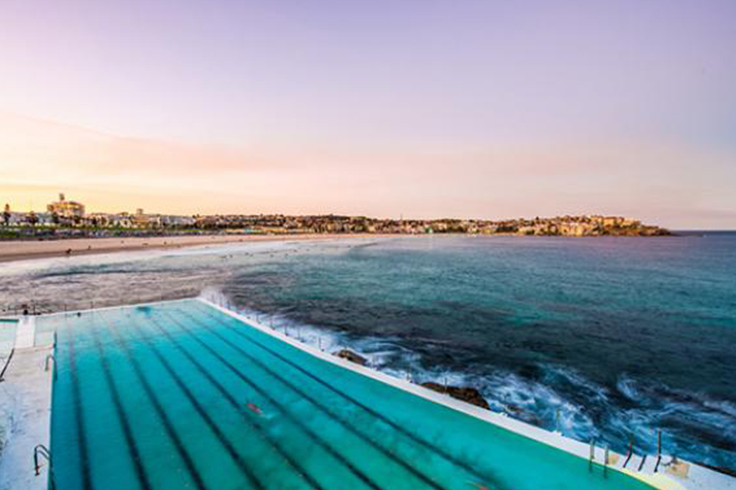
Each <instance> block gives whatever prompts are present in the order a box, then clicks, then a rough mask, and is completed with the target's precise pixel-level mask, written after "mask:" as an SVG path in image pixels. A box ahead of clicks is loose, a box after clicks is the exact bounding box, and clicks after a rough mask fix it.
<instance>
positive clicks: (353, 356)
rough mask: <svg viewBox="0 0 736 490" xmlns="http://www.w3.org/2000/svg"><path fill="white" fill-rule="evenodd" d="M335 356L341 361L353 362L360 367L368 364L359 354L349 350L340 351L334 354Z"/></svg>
mask: <svg viewBox="0 0 736 490" xmlns="http://www.w3.org/2000/svg"><path fill="white" fill-rule="evenodd" d="M335 355H336V356H337V357H341V358H343V359H347V360H348V361H350V362H354V363H355V364H360V365H361V366H365V365H367V364H368V359H366V358H365V357H363V356H361V355H360V354H357V353H355V352H353V351H351V350H349V349H342V350H339V351H337V352H335Z"/></svg>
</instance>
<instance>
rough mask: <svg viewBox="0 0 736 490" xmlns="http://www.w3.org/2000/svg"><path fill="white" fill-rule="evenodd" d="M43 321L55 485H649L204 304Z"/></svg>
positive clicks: (493, 489) (536, 488)
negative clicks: (51, 364) (51, 344)
mask: <svg viewBox="0 0 736 490" xmlns="http://www.w3.org/2000/svg"><path fill="white" fill-rule="evenodd" d="M38 322H39V325H38V326H39V328H40V331H43V332H49V331H54V330H55V331H56V332H57V344H56V354H55V355H56V361H57V362H56V370H57V372H56V377H55V381H54V388H53V402H52V403H53V407H52V427H51V453H52V455H53V458H54V470H53V473H54V474H53V478H54V482H55V486H56V488H57V489H58V490H74V489H83V490H89V489H100V490H115V489H125V490H134V489H188V488H191V489H212V490H215V489H216V490H228V489H233V490H234V489H274V490H276V489H278V490H288V489H325V490H328V489H331V490H363V489H374V490H375V489H390V490H408V489H437V490H440V489H448V490H450V489H453V490H454V489H457V490H463V489H464V490H474V489H475V490H478V489H480V490H484V489H490V490H541V489H550V490H551V489H556V490H565V489H569V490H583V489H584V490H598V489H627V490H629V489H630V490H635V489H646V488H649V487H648V486H646V485H645V484H643V483H641V482H639V481H637V480H635V479H633V478H630V477H628V476H626V475H623V474H621V473H619V472H617V471H612V470H609V471H608V472H607V473H606V474H605V475H604V473H603V469H602V468H601V467H599V466H593V468H592V469H591V468H589V465H588V462H587V461H586V460H584V459H582V458H578V457H576V456H573V455H570V454H568V453H565V452H563V451H560V450H557V449H555V448H553V447H550V446H547V445H544V444H541V443H539V442H536V441H533V440H531V439H528V438H525V437H523V436H521V435H518V434H515V433H513V432H510V431H508V430H506V429H503V428H500V427H497V426H495V425H493V424H490V423H487V422H485V421H482V420H480V419H477V418H474V417H471V416H469V415H466V414H464V413H461V412H459V411H456V410H453V409H451V408H449V407H446V406H443V405H440V404H437V403H433V402H431V401H429V400H427V399H424V398H421V397H418V396H416V395H413V394H411V393H409V392H406V391H404V390H401V389H399V388H396V387H393V386H391V385H388V384H386V383H382V382H380V381H378V380H375V379H372V378H369V377H367V376H363V375H361V374H359V373H356V372H354V371H351V370H348V369H345V368H343V367H341V366H339V365H336V364H333V363H330V362H327V361H325V360H323V359H319V358H318V357H316V356H313V355H311V354H309V353H308V352H305V351H302V350H301V349H298V348H296V347H294V346H292V345H289V344H288V343H285V342H283V341H281V340H279V339H277V338H275V337H273V336H271V335H269V334H267V333H264V332H262V331H260V330H258V329H256V328H254V327H251V326H249V325H247V324H245V323H243V322H241V321H240V320H238V319H236V318H234V317H231V316H229V315H226V314H224V313H222V312H220V311H219V310H217V309H215V308H213V307H211V306H209V305H207V304H205V303H203V302H201V301H198V300H188V301H182V302H171V303H161V304H156V305H152V306H138V307H127V308H119V309H109V310H96V311H92V312H84V313H82V314H81V315H79V316H78V315H77V314H66V315H57V316H52V317H47V318H40V319H39V320H38Z"/></svg>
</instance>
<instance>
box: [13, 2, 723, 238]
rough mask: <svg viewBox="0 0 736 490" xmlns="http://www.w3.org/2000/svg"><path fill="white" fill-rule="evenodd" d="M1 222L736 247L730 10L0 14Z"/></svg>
mask: <svg viewBox="0 0 736 490" xmlns="http://www.w3.org/2000/svg"><path fill="white" fill-rule="evenodd" d="M0 18H2V22H3V29H2V30H0V59H2V60H3V63H2V64H0V81H1V83H2V85H1V86H0V201H3V202H2V203H0V204H3V203H4V202H9V203H10V204H11V206H12V207H13V208H15V209H19V210H23V209H28V208H30V207H31V206H32V207H34V208H35V209H37V210H38V209H43V208H44V206H45V204H46V203H47V202H49V201H51V200H53V199H54V198H55V196H56V194H57V192H59V191H65V192H66V193H67V195H68V196H69V197H70V198H74V199H78V200H81V201H83V202H85V203H86V204H88V206H89V207H90V208H91V209H94V210H101V211H122V210H127V211H131V210H134V209H135V208H137V207H143V208H145V209H146V210H148V211H151V212H164V213H181V214H192V213H218V212H219V213H229V212H233V213H234V212H242V213H261V212H262V213H270V212H282V213H289V214H311V213H339V214H362V215H371V216H378V217H399V216H400V215H403V216H405V217H421V218H427V217H445V216H447V217H475V218H505V217H519V216H550V215H556V214H577V213H603V214H623V215H630V216H635V217H638V218H641V219H644V220H646V221H649V222H653V223H658V224H662V225H665V226H670V227H674V228H736V193H735V192H733V188H734V185H735V184H736V95H735V94H736V91H734V90H733V88H732V87H733V86H736V64H734V63H733V60H734V59H736V27H734V25H735V24H734V23H733V22H732V21H731V20H732V19H733V18H736V7H735V6H734V4H733V2H727V1H715V0H713V1H703V2H687V1H674V2H670V1H652V2H646V5H642V4H641V2H634V1H622V2H616V3H615V5H614V4H613V3H612V2H596V1H592V2H590V1H589V2H576V1H560V2H554V5H552V3H551V2H541V1H540V2H534V1H522V2H520V3H519V5H517V6H511V5H508V4H507V3H506V2H503V3H501V2H499V3H494V2H474V1H469V2H467V3H465V2H464V3H463V5H461V6H459V5H453V4H452V3H447V2H433V1H427V2H415V1H410V0H405V1H402V2H382V1H378V2H374V3H371V4H365V5H358V4H354V3H342V2H329V1H323V2H315V3H314V4H313V5H312V7H310V8H306V7H305V6H303V4H301V3H297V2H288V1H287V2H283V3H279V4H278V5H275V4H271V3H263V2H247V1H246V2H232V3H231V2H219V3H217V4H216V5H214V4H212V3H207V2H186V4H184V3H181V2H173V1H168V0H158V1H154V2H138V1H131V2H113V3H107V4H106V3H105V2H85V1H83V0H77V1H71V2H65V3H64V5H63V6H62V5H61V4H59V3H56V2H44V1H41V0H26V1H20V0H10V1H8V2H3V4H2V5H1V6H0Z"/></svg>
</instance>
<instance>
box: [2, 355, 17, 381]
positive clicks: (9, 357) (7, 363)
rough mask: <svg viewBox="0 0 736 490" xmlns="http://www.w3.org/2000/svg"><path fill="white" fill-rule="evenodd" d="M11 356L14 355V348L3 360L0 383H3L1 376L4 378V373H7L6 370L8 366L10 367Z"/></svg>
mask: <svg viewBox="0 0 736 490" xmlns="http://www.w3.org/2000/svg"><path fill="white" fill-rule="evenodd" d="M13 354H15V347H13V348H12V349H10V355H9V356H8V358H7V359H6V360H5V366H3V370H2V371H0V382H2V381H3V376H5V371H7V370H8V366H10V360H11V359H12V358H13Z"/></svg>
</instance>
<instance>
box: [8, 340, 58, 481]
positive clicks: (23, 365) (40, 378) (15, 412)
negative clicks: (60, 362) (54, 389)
mask: <svg viewBox="0 0 736 490" xmlns="http://www.w3.org/2000/svg"><path fill="white" fill-rule="evenodd" d="M52 350H53V347H50V346H47V347H39V348H21V349H18V348H16V351H15V356H14V357H13V360H12V361H11V363H10V365H9V367H8V370H7V372H6V373H5V381H3V382H2V383H0V418H2V420H3V422H2V423H3V425H4V431H5V434H4V439H5V441H4V442H5V444H4V446H3V448H2V452H0V490H42V489H46V486H47V478H48V466H47V465H46V461H45V460H43V468H42V469H41V474H40V476H35V471H34V467H33V448H34V447H35V446H36V445H37V444H43V445H45V446H46V447H49V436H50V429H51V380H52V378H51V377H52V371H51V370H49V372H45V371H44V362H45V360H46V356H47V355H48V354H50V353H51V352H52Z"/></svg>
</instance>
